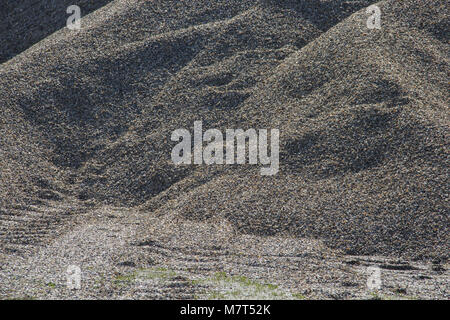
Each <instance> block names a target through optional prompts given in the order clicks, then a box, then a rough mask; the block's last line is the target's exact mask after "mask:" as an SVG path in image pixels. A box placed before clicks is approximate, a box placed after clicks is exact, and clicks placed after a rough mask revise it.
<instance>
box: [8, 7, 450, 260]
mask: <svg viewBox="0 0 450 320" xmlns="http://www.w3.org/2000/svg"><path fill="white" fill-rule="evenodd" d="M80 2H81V1H80ZM106 2H107V1H103V2H101V3H103V4H104V3H106ZM372 3H373V1H351V2H349V1H269V0H261V1H242V0H240V1H237V0H236V1H234V0H231V1H230V0H228V1H214V2H213V3H211V2H210V1H202V0H197V1H189V2H178V1H176V2H171V1H137V0H127V1H125V0H122V1H114V2H112V3H110V4H109V5H107V6H105V7H103V8H100V9H98V10H96V11H95V12H93V13H92V14H90V15H88V16H86V17H85V18H84V19H83V28H82V29H81V30H80V31H70V30H67V29H66V28H64V29H60V30H59V31H57V32H56V33H53V34H52V35H50V36H49V37H47V38H46V39H44V40H42V41H40V42H38V43H37V44H36V45H34V46H33V47H32V48H30V49H29V50H27V51H25V52H23V53H21V54H18V55H16V56H15V57H14V58H12V59H10V60H8V61H6V62H4V63H2V64H1V65H0V74H1V76H0V86H1V88H2V90H1V91H0V101H2V110H4V116H2V118H1V120H0V121H1V122H0V124H1V126H0V130H1V133H2V139H1V140H0V146H1V151H2V152H1V153H0V162H1V164H2V172H1V181H0V182H1V183H0V197H1V199H2V200H1V202H0V210H1V216H0V217H1V218H2V219H1V220H0V226H1V229H0V230H2V231H1V233H0V237H1V239H2V242H3V244H2V248H3V250H6V249H5V248H11V244H14V243H15V244H20V245H25V246H26V245H29V244H30V243H31V244H33V243H34V242H39V241H44V240H43V239H44V238H45V239H47V238H49V239H51V238H52V237H55V236H56V234H58V233H60V232H61V230H63V229H64V228H65V227H66V226H67V225H70V222H69V221H72V220H71V219H69V218H63V216H65V215H67V212H68V211H70V212H74V213H77V212H85V211H88V210H90V209H89V208H91V207H100V206H102V205H104V204H108V205H111V206H118V207H119V206H120V207H138V208H139V209H141V210H144V211H146V212H153V213H154V214H155V215H166V214H169V213H170V214H175V215H179V216H182V217H183V218H186V219H189V220H192V221H209V220H210V219H216V218H224V219H226V220H227V221H229V222H231V223H232V224H233V226H234V228H235V229H236V230H237V231H238V232H240V233H243V234H252V235H256V236H281V235H283V236H295V237H298V238H301V237H308V238H317V239H321V240H324V241H325V243H326V244H327V245H328V246H329V247H331V248H335V249H340V250H343V252H345V253H347V254H355V255H363V254H383V255H393V256H404V257H408V258H417V259H428V258H434V259H440V260H446V259H448V251H449V250H448V249H449V236H448V227H449V215H448V191H447V190H448V176H449V172H448V141H449V139H448V125H449V122H448V120H449V119H448V98H449V97H448V89H449V88H448V81H447V79H448V70H449V69H448V62H449V60H448V38H447V34H448V32H447V31H448V11H447V8H446V6H445V4H444V3H443V2H442V1H438V0H436V1H434V0H433V1H427V2H426V3H424V2H423V1H418V0H415V1H401V2H399V1H382V2H380V3H378V5H379V6H380V8H381V12H382V29H380V30H369V29H368V28H367V26H366V21H367V18H368V14H366V11H365V7H367V6H368V5H370V4H372ZM61 6H62V5H61ZM81 6H82V8H83V4H82V5H81ZM96 6H98V7H99V6H100V2H99V3H96ZM89 8H91V9H95V8H96V7H89ZM91 9H89V10H91ZM16 11H17V10H16ZM16 11H14V12H16ZM10 17H11V19H13V18H12V17H13V16H12V15H11V16H10ZM55 17H56V16H55ZM64 17H65V16H64ZM8 19H10V18H8ZM8 19H7V20H6V21H9V20H8ZM58 19H59V15H58ZM48 21H49V24H51V25H52V26H55V28H58V24H57V23H56V24H53V22H52V21H54V20H51V18H49V20H48ZM64 21H65V20H64ZM3 23H6V22H3ZM59 26H60V25H59ZM24 28H25V29H26V28H28V27H24ZM25 29H24V30H25ZM27 30H28V29H27ZM50 32H52V29H49V28H45V30H44V31H42V33H39V34H36V35H35V38H33V39H34V40H29V41H28V44H27V45H26V46H29V44H31V43H33V42H34V41H35V39H41V38H43V37H45V35H46V34H48V33H50ZM8 41H9V40H8ZM8 41H7V42H6V48H7V49H6V51H5V50H4V49H3V47H2V51H5V52H6V53H7V54H6V56H5V55H3V56H2V59H3V60H6V59H8V58H9V57H11V56H12V55H14V54H15V53H17V52H18V51H21V50H23V49H24V48H25V47H26V46H22V47H20V48H19V47H15V48H12V49H10V45H9V44H8V43H10V42H8ZM196 120H202V121H203V127H204V128H205V129H207V128H218V129H221V130H224V129H225V128H242V129H244V130H246V129H249V128H255V129H260V128H278V129H279V130H280V134H281V136H280V172H279V173H278V174H277V175H275V176H271V177H267V176H266V177H265V176H261V175H260V174H259V166H258V167H255V166H247V165H244V166H208V167H207V166H194V165H192V166H175V165H173V163H172V162H171V159H170V155H171V149H172V148H173V147H174V145H175V143H174V142H172V141H171V140H170V136H171V132H172V131H173V130H175V129H178V128H187V129H190V130H192V127H193V123H194V121H196ZM33 210H34V211H33ZM30 212H39V213H40V214H30ZM51 214H54V217H57V218H56V220H55V221H53V220H51V219H50V220H49V215H51ZM25 216H26V217H25ZM5 217H8V218H5ZM17 217H23V219H22V218H21V219H19V220H20V224H19V225H18V226H17V225H16V224H15V222H14V221H16V220H18V218H17ZM43 217H44V218H43ZM42 219H44V220H42ZM19 220H18V221H19ZM37 221H40V222H39V223H40V224H42V223H47V225H51V226H50V227H48V228H47V229H45V228H43V227H42V228H41V227H40V228H38V230H40V231H39V234H45V235H46V236H45V237H43V236H42V237H41V236H38V237H31V238H30V237H19V238H17V237H15V236H14V234H16V231H15V230H18V228H21V229H23V230H25V232H31V233H33V232H35V233H36V232H37V231H36V229H35V228H34V226H35V225H36V223H37ZM43 221H44V222H43ZM12 224H14V225H15V227H11V225H12ZM138 237H142V238H145V234H141V235H138ZM3 239H4V241H3ZM33 241H34V242H33Z"/></svg>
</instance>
